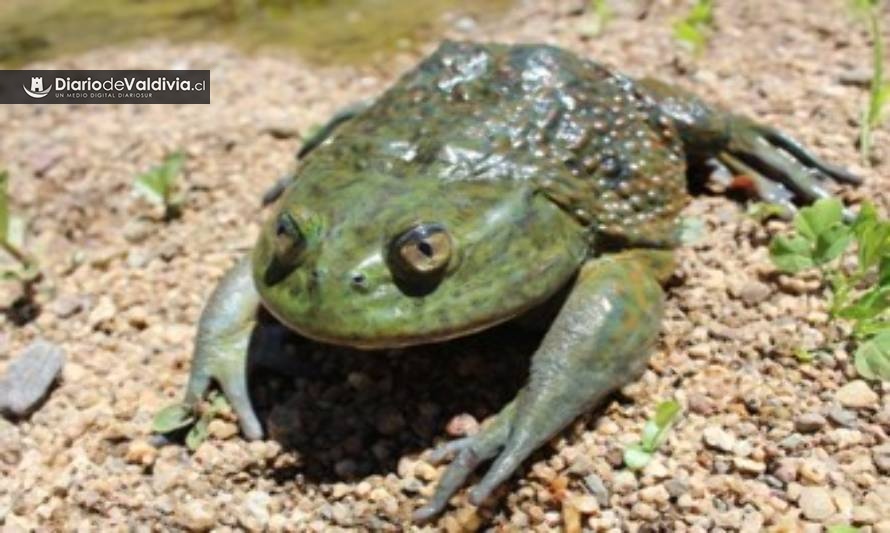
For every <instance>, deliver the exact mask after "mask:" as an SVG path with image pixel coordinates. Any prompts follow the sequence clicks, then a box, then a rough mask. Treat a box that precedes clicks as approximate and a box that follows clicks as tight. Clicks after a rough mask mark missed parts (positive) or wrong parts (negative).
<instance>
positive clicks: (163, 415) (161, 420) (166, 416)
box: [151, 403, 195, 433]
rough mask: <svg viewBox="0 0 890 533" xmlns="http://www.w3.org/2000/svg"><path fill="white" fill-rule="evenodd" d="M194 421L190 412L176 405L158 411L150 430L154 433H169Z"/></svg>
mask: <svg viewBox="0 0 890 533" xmlns="http://www.w3.org/2000/svg"><path fill="white" fill-rule="evenodd" d="M194 421H195V415H194V413H193V412H192V410H191V409H189V408H188V407H186V406H184V405H182V404H181V403H177V404H173V405H170V406H167V407H165V408H163V409H161V410H160V411H158V414H156V415H155V417H154V420H153V421H152V423H151V430H152V431H153V432H154V433H170V432H171V431H176V430H177V429H182V428H184V427H186V426H188V425H190V424H192V423H193V422H194Z"/></svg>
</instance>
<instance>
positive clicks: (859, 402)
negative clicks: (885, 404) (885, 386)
mask: <svg viewBox="0 0 890 533" xmlns="http://www.w3.org/2000/svg"><path fill="white" fill-rule="evenodd" d="M834 398H835V399H836V400H837V401H838V403H840V404H841V405H843V406H844V407H850V408H853V409H863V408H866V407H872V408H877V406H878V395H877V393H876V392H875V391H873V390H871V388H870V387H869V386H868V383H866V382H864V381H862V380H861V379H857V380H856V381H851V382H849V383H847V384H846V385H844V386H843V387H841V388H840V389H838V390H837V392H836V393H835V395H834Z"/></svg>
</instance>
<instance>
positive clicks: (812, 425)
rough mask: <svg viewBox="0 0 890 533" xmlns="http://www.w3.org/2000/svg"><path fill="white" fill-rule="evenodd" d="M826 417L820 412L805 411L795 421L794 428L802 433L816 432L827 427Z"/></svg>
mask: <svg viewBox="0 0 890 533" xmlns="http://www.w3.org/2000/svg"><path fill="white" fill-rule="evenodd" d="M825 424H826V420H825V417H824V416H822V415H820V414H819V413H805V414H802V415H800V416H799V417H798V418H797V420H795V421H794V429H796V430H797V431H799V432H801V433H815V432H817V431H819V430H820V429H822V428H823V427H825Z"/></svg>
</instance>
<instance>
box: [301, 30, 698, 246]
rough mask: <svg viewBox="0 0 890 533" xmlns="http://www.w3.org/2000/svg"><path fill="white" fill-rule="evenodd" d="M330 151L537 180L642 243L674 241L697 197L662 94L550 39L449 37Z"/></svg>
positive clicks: (338, 156)
mask: <svg viewBox="0 0 890 533" xmlns="http://www.w3.org/2000/svg"><path fill="white" fill-rule="evenodd" d="M323 152H325V153H326V156H321V158H320V159H322V160H324V159H327V160H328V161H330V162H334V161H336V164H337V165H341V166H342V165H353V166H355V168H356V170H368V169H369V168H371V169H373V170H375V171H377V172H379V173H383V174H387V175H390V176H392V177H393V179H394V180H418V179H422V180H431V179H432V180H441V181H444V182H447V183H452V182H464V181H473V182H474V183H476V184H478V185H479V186H484V185H483V184H484V183H488V184H490V186H491V187H497V188H506V187H515V186H520V185H523V186H528V187H531V188H533V189H535V190H537V191H540V192H541V193H543V194H544V195H546V196H547V197H548V198H550V199H551V200H552V201H553V202H555V203H556V204H558V205H559V206H560V207H561V208H562V209H564V210H566V211H567V212H569V213H570V214H571V215H572V216H573V217H574V218H575V219H576V220H577V221H578V222H579V223H580V224H581V225H582V226H584V227H587V228H589V229H591V230H592V231H593V232H594V233H596V234H605V235H611V236H617V237H621V238H623V239H626V240H627V241H629V242H631V243H662V242H665V241H669V240H670V239H671V237H672V235H673V233H674V226H675V224H674V222H675V220H676V214H677V213H678V212H679V210H680V209H681V208H682V207H683V205H684V204H685V201H686V188H685V177H684V170H685V161H684V158H683V154H682V147H681V145H680V143H679V140H678V139H677V136H676V132H675V131H674V130H673V126H672V125H671V124H670V122H669V121H667V120H665V119H663V118H661V117H660V115H659V113H658V110H657V107H656V105H655V102H654V101H653V100H652V99H651V98H649V97H647V96H646V95H645V94H644V93H642V92H641V91H640V90H639V89H638V88H637V87H636V86H635V84H634V83H633V82H632V81H631V80H630V79H628V78H625V77H622V76H619V75H616V74H614V73H612V72H611V71H609V70H608V69H606V68H604V67H602V66H600V65H598V64H596V63H594V62H592V61H587V60H583V59H581V58H579V57H577V56H575V55H574V54H572V53H570V52H567V51H565V50H561V49H559V48H555V47H550V46H543V45H515V46H511V45H497V44H487V45H486V44H473V43H454V42H446V43H443V44H442V46H440V47H439V49H438V50H437V51H436V52H435V53H433V54H432V55H431V56H429V57H428V58H427V59H425V60H424V61H423V62H422V63H420V64H419V65H418V66H417V67H416V68H415V69H413V70H412V71H410V72H408V73H407V74H405V75H404V76H403V77H402V79H401V80H400V81H399V82H398V83H396V84H395V85H394V86H393V87H392V88H391V89H389V90H388V91H387V92H386V93H385V94H383V95H382V96H381V97H380V98H379V99H378V100H377V101H376V102H375V103H374V105H373V106H371V108H370V109H368V110H367V111H366V112H364V113H362V114H361V115H360V116H359V117H357V118H356V119H355V120H354V121H352V122H351V123H349V124H348V125H347V126H346V127H344V128H343V131H342V132H341V134H340V135H338V138H337V142H333V143H330V144H328V145H327V146H326V147H325V150H323ZM319 155H321V154H319ZM318 164H323V163H322V161H319V162H318Z"/></svg>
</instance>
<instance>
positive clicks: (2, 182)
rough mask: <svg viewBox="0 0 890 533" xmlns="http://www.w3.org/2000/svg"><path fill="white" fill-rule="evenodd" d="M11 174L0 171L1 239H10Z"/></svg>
mask: <svg viewBox="0 0 890 533" xmlns="http://www.w3.org/2000/svg"><path fill="white" fill-rule="evenodd" d="M8 187H9V174H8V173H7V172H6V171H5V170H3V171H0V239H3V240H8V239H9V235H8V231H9V192H8Z"/></svg>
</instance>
